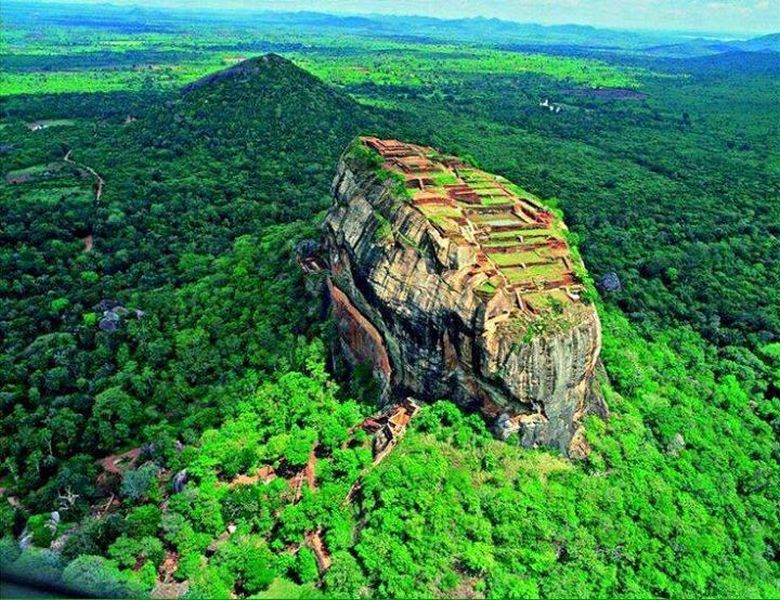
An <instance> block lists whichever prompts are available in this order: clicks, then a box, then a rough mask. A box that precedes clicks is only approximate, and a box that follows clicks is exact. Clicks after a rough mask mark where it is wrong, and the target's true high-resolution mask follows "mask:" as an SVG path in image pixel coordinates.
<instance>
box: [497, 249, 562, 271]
mask: <svg viewBox="0 0 780 600" xmlns="http://www.w3.org/2000/svg"><path fill="white" fill-rule="evenodd" d="M488 256H489V257H490V259H491V260H492V261H493V262H495V263H496V264H497V265H498V266H499V267H505V266H507V265H517V264H520V263H523V264H527V263H531V262H538V261H540V260H550V259H551V258H552V254H551V253H550V250H549V249H547V248H540V249H539V250H526V251H525V252H510V253H504V252H491V253H488Z"/></svg>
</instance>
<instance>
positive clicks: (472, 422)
mask: <svg viewBox="0 0 780 600" xmlns="http://www.w3.org/2000/svg"><path fill="white" fill-rule="evenodd" d="M80 10H83V7H80V8H79V7H70V8H64V7H60V8H57V9H52V12H51V15H52V16H51V18H49V19H48V20H47V19H46V18H41V17H40V15H38V16H33V15H30V14H27V13H26V12H25V11H24V10H23V7H22V5H21V4H14V3H8V4H7V5H6V6H5V7H4V8H3V13H4V14H3V19H4V24H3V29H4V37H5V39H4V45H3V51H2V52H3V56H2V62H1V67H2V69H0V92H1V93H2V107H1V108H0V117H1V118H2V122H1V123H0V155H2V162H1V163H0V170H1V172H0V178H2V181H1V182H0V207H2V210H0V238H1V239H2V244H1V245H0V265H1V267H2V277H0V408H1V410H0V570H2V571H3V572H4V573H15V574H19V575H23V576H25V577H32V579H33V580H34V583H37V584H39V585H41V586H51V587H53V588H54V589H65V590H78V591H79V592H81V593H83V594H87V595H89V596H94V597H148V596H149V595H150V594H152V592H153V590H157V589H158V587H159V586H160V584H161V583H164V584H165V585H166V586H167V588H166V589H167V590H168V591H171V590H173V592H175V594H176V595H177V596H184V597H185V598H193V599H194V598H228V597H256V598H319V597H323V598H359V597H380V598H414V597H420V598H430V597H445V598H463V597H470V598H537V597H555V598H569V597H751V598H757V597H766V598H778V597H780V442H779V441H778V436H779V434H780V268H778V265H780V104H778V102H777V99H778V97H780V61H778V60H777V58H778V54H777V53H776V52H772V51H759V52H751V51H744V50H737V49H732V50H729V51H726V52H723V53H707V54H702V55H696V56H690V57H682V58H681V57H679V56H667V55H661V54H658V53H650V52H643V51H641V50H639V49H637V48H636V47H634V46H631V45H630V43H629V41H626V40H623V39H622V38H620V39H616V41H615V42H614V43H615V44H616V46H614V49H613V50H611V51H609V52H607V51H603V50H599V48H600V47H601V46H598V45H597V43H596V41H594V42H593V44H592V45H588V43H587V40H578V41H576V42H561V43H555V44H550V45H548V46H545V47H543V48H537V47H533V48H532V47H515V46H513V45H512V44H510V43H507V41H506V39H505V38H504V37H503V35H499V33H495V37H494V38H491V37H490V36H489V35H487V34H486V35H485V36H480V39H471V37H472V36H473V34H469V33H468V32H465V33H462V36H463V37H461V38H458V37H457V35H458V34H454V33H453V34H452V35H449V34H448V35H446V36H445V35H444V34H439V33H436V31H438V30H437V29H436V28H433V27H432V28H431V31H428V30H427V29H425V27H428V25H426V24H425V23H422V22H421V23H419V24H417V25H418V26H419V27H420V28H421V29H420V30H421V31H423V30H424V31H427V32H428V33H426V34H425V35H422V34H420V35H416V36H415V35H413V32H414V26H415V24H414V23H402V24H400V25H397V26H398V29H397V30H396V29H395V27H396V24H395V21H392V22H391V21H388V22H384V21H381V20H379V21H377V23H378V24H374V25H371V24H370V23H368V24H367V23H363V22H360V23H358V22H352V21H350V22H343V20H342V19H337V18H335V17H334V18H333V19H332V20H326V21H325V22H323V21H322V19H323V18H324V17H321V18H320V20H316V19H314V17H311V16H310V17H307V16H306V14H305V13H304V14H301V15H299V16H298V17H295V18H294V17H288V18H284V19H282V18H281V17H280V19H281V21H280V22H274V21H272V20H268V21H264V20H263V19H258V20H256V21H253V20H252V19H248V18H247V19H242V18H236V19H234V20H231V19H229V18H227V17H225V18H224V20H217V19H213V18H211V16H210V15H209V14H204V15H200V16H189V17H188V16H186V15H185V14H184V13H177V12H175V11H171V12H165V11H160V12H159V14H154V15H152V16H153V17H154V18H149V17H148V16H146V17H144V15H143V14H141V15H140V16H139V14H137V13H134V12H133V11H131V10H122V9H120V8H118V7H113V8H112V7H108V6H107V7H103V8H101V10H97V11H96V16H94V17H93V18H90V19H87V18H86V17H85V16H84V15H83V13H81V12H79V11H80ZM150 23H154V24H155V25H151V24H150ZM403 27H406V28H407V31H406V32H405V33H404V30H403ZM582 35H585V34H582ZM591 35H596V34H595V33H593V34H591ZM615 36H617V34H615ZM586 37H587V36H586ZM567 39H568V38H567ZM610 39H611V38H610ZM619 44H625V45H624V46H622V47H621V46H619ZM268 53H273V54H271V55H269V54H268ZM264 57H265V58H264ZM244 61H246V62H244ZM735 65H736V68H735ZM543 100H548V101H549V102H552V103H553V104H554V105H555V106H557V107H559V108H560V110H549V109H548V108H547V107H545V106H541V105H540V104H541V102H542V101H543ZM360 134H371V135H378V136H384V137H388V138H397V139H401V140H406V141H410V142H416V143H420V144H426V145H431V146H434V147H436V148H440V149H441V150H442V151H445V152H449V153H453V154H457V155H460V156H462V157H466V158H467V159H468V160H470V161H472V162H473V163H474V164H476V165H479V166H480V167H481V168H484V169H486V170H489V171H491V172H494V173H498V174H500V175H502V176H504V177H506V178H507V179H509V180H510V181H512V182H515V183H517V184H518V185H519V186H522V187H523V188H525V189H527V190H529V191H530V192H531V193H533V194H535V195H536V196H538V197H540V198H543V199H544V200H545V202H547V203H548V204H549V205H551V206H553V207H555V208H556V209H559V210H560V211H561V212H562V214H563V215H564V218H565V220H566V223H567V224H568V227H569V229H570V230H571V231H570V233H569V236H570V238H571V240H572V242H573V243H575V244H576V245H577V246H578V248H579V252H580V253H581V255H582V257H583V260H584V262H585V265H586V267H587V269H588V271H589V272H590V274H591V275H592V276H593V278H594V279H595V281H596V282H597V283H598V282H600V281H605V279H604V276H608V275H612V274H614V275H615V276H616V277H617V279H618V280H619V282H620V285H619V286H608V285H600V286H599V287H600V295H599V297H598V298H596V300H595V302H596V305H597V308H598V312H599V315H600V318H601V323H602V329H603V351H602V360H603V364H604V368H605V375H604V377H603V380H602V382H601V385H602V388H603V390H604V394H605V397H606V401H607V404H608V405H609V407H610V413H611V414H610V417H609V419H607V420H606V421H602V420H601V419H598V418H596V417H589V419H588V422H587V436H588V437H587V439H588V443H589V444H590V446H591V448H592V452H591V454H590V455H589V456H588V458H586V459H584V460H581V461H575V460H570V459H568V458H566V457H564V456H562V455H561V454H560V453H559V452H556V451H553V450H550V449H542V448H537V449H527V448H522V447H520V446H519V445H518V444H517V443H513V440H511V439H510V440H509V441H500V440H498V439H496V438H495V437H494V435H493V434H492V433H491V431H490V429H489V426H488V424H487V423H486V422H485V420H484V419H483V418H482V417H481V416H480V415H479V414H476V413H472V412H469V411H467V410H464V409H463V408H461V407H459V406H457V405H456V404H454V403H453V402H451V399H448V398H442V399H441V400H440V401H438V402H434V403H430V404H426V405H424V406H423V407H422V409H421V411H420V414H419V416H416V417H415V419H414V420H413V421H412V423H411V425H410V429H409V432H408V433H407V434H406V436H405V437H404V438H403V439H402V440H401V442H400V443H399V444H398V446H397V448H396V449H395V450H394V451H393V452H392V454H390V455H389V456H388V457H387V458H386V459H385V460H384V461H382V462H381V464H378V465H373V464H372V454H371V440H370V439H369V437H368V436H367V435H366V433H365V431H363V430H362V429H361V428H360V424H361V422H363V421H364V419H365V418H366V417H369V416H370V415H373V414H375V413H376V411H377V408H378V406H377V403H378V387H377V384H376V382H375V381H374V380H373V379H372V377H371V373H370V369H368V368H362V367H360V368H355V369H351V368H349V367H348V366H347V363H345V361H344V360H343V359H342V358H341V357H340V356H339V349H338V344H337V342H336V339H335V338H336V336H335V327H334V323H333V319H332V317H331V315H330V313H329V312H328V307H327V305H326V304H325V303H324V302H323V297H322V293H321V291H322V287H323V281H322V276H320V275H316V274H315V275H307V274H305V273H304V272H303V271H302V270H301V268H300V267H299V265H298V263H297V258H298V253H297V250H296V248H298V247H299V244H300V243H301V242H304V241H305V240H312V239H313V240H316V239H318V238H319V236H320V234H321V233H320V226H321V224H322V221H323V219H324V215H325V211H327V209H328V208H329V206H330V205H331V203H332V201H333V200H332V198H331V183H332V180H333V175H334V170H335V166H336V163H337V161H338V158H339V156H340V155H341V154H342V152H343V151H344V150H345V149H346V148H347V147H348V146H349V144H350V142H351V141H352V140H353V139H354V138H355V137H356V136H357V135H360ZM607 279H610V278H607ZM304 467H305V468H306V469H311V473H312V481H310V482H308V483H307V482H305V481H299V485H298V487H297V488H296V487H295V486H294V485H291V484H290V482H289V481H288V480H291V479H294V475H295V474H296V473H299V472H301V473H302V472H303V471H301V469H304ZM269 472H271V473H274V476H273V477H270V476H268V473H269ZM55 513H56V516H55ZM315 538H316V540H319V541H321V543H322V544H324V546H325V547H326V548H327V552H328V554H329V557H330V559H331V560H332V564H330V565H329V566H328V568H322V565H321V564H320V563H319V562H318V556H317V555H316V553H315V551H314V549H313V546H314V545H316V544H315V543H313V542H312V540H313V539H315ZM158 597H161V596H158Z"/></svg>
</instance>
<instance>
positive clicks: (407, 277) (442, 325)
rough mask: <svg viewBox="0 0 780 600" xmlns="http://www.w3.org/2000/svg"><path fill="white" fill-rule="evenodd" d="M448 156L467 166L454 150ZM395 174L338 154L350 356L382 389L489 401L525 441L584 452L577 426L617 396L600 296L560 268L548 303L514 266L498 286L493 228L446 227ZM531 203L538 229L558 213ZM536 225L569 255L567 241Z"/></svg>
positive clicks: (338, 289)
mask: <svg viewBox="0 0 780 600" xmlns="http://www.w3.org/2000/svg"><path fill="white" fill-rule="evenodd" d="M364 143H365V142H364ZM410 148H419V147H411V146H410ZM428 150H430V149H427V150H426V151H428ZM431 152H432V151H431ZM431 156H434V155H433V154H431ZM416 160H419V159H416ZM445 160H446V162H445V161H444V160H443V161H442V164H443V165H444V164H459V165H460V166H461V167H462V168H464V169H466V167H464V166H463V165H462V163H459V161H458V160H457V159H456V158H454V157H448V158H446V159H445ZM386 165H387V163H386ZM471 170H472V171H475V170H473V169H471ZM479 173H482V172H479ZM480 176H481V175H480ZM485 176H487V175H486V174H485ZM490 177H494V176H490ZM407 181H408V183H407V186H406V187H407V189H408V188H412V189H415V188H414V186H420V189H423V188H425V186H426V184H425V182H424V181H423V179H422V176H421V175H412V176H409V178H408V179H407ZM495 181H496V182H499V179H495ZM500 181H505V180H500ZM399 187H401V186H400V185H399V182H398V179H397V178H393V177H387V176H378V175H377V167H376V164H374V165H373V166H372V165H371V164H370V163H369V164H368V165H367V164H366V163H365V161H364V160H361V159H360V158H359V157H357V156H355V155H354V154H353V153H347V154H346V155H345V156H344V157H343V158H342V160H341V161H340V163H339V165H338V169H337V173H336V177H335V180H334V187H333V194H334V199H335V203H334V205H333V207H332V208H331V209H330V211H329V213H328V216H327V218H326V221H325V223H324V238H325V242H324V246H325V250H326V252H327V255H328V259H329V263H330V281H329V282H328V288H329V291H330V299H331V302H332V310H333V314H334V317H335V320H336V325H337V328H338V331H339V334H340V342H341V346H342V349H343V350H344V354H345V356H346V358H347V359H348V360H349V361H350V362H352V363H353V364H356V363H361V362H368V363H370V364H371V365H373V367H374V373H375V374H376V376H377V377H378V379H379V380H380V381H381V382H382V388H383V396H384V399H385V400H386V401H387V400H389V399H390V397H391V396H394V397H404V396H406V395H413V396H415V397H417V398H420V399H422V400H428V401H434V400H437V399H441V398H448V399H452V400H454V401H456V402H458V403H459V404H461V405H463V406H468V407H475V408H479V409H480V410H481V411H482V413H483V414H484V415H485V416H486V417H487V418H488V419H490V420H491V421H492V422H493V428H494V431H495V432H496V434H497V435H498V436H499V437H502V438H506V437H508V436H509V435H510V434H512V433H517V435H518V437H519V439H520V442H521V443H522V444H523V445H524V446H528V447H534V446H539V445H546V446H551V447H555V448H558V449H560V450H561V451H562V452H563V453H564V454H570V455H572V456H581V455H583V453H587V444H584V443H583V442H584V437H583V436H582V435H581V434H578V432H579V431H580V429H581V424H582V420H583V417H584V416H585V415H586V414H599V415H601V416H606V414H607V408H606V405H605V403H604V400H603V397H602V396H601V393H600V391H599V388H598V385H597V379H596V368H597V365H598V364H599V353H600V350H601V325H600V322H599V319H598V315H597V314H596V310H595V308H594V307H593V306H592V305H589V304H585V303H583V302H582V301H580V295H579V291H580V290H581V287H582V286H581V285H580V284H579V282H578V280H577V279H576V277H575V276H574V275H573V273H571V272H567V273H565V274H564V275H562V278H563V279H564V281H563V282H562V283H560V289H558V287H555V292H556V295H555V296H554V298H555V302H553V301H552V300H550V308H545V309H541V308H538V306H541V304H539V299H540V298H543V299H547V298H548V295H547V293H546V291H545V290H543V289H542V288H540V287H537V288H534V289H533V290H531V291H532V292H534V293H528V294H527V295H524V294H525V292H523V293H522V294H521V291H520V290H519V288H518V287H517V286H516V285H515V284H511V285H510V284H509V283H507V281H508V280H507V279H503V280H502V281H504V283H503V284H500V285H499V289H494V288H492V287H490V286H487V287H486V285H485V281H486V279H487V277H488V275H487V274H486V273H493V272H495V270H496V269H495V268H494V265H492V264H490V261H486V259H485V258H484V254H485V251H484V248H483V247H482V245H481V244H482V243H483V242H474V240H471V241H469V240H467V239H465V237H466V236H469V235H472V234H473V235H474V237H475V239H476V236H481V235H483V233H482V231H480V230H477V231H476V233H474V229H473V228H472V225H473V224H472V223H468V222H467V220H466V219H463V218H461V219H460V221H459V223H460V222H467V224H466V225H461V230H460V231H461V233H463V237H461V236H460V235H459V234H458V233H456V234H452V233H449V234H443V233H442V231H441V229H440V227H438V226H437V224H434V222H433V221H432V220H429V219H428V218H426V217H425V215H424V212H423V210H422V208H421V207H418V205H415V204H414V202H416V201H417V200H410V199H409V198H408V197H406V195H405V194H403V193H402V192H399ZM401 189H403V187H401ZM415 192H416V189H415ZM442 193H444V192H442V191H441V190H438V191H437V192H436V193H434V192H430V194H429V195H430V196H431V197H434V196H436V195H437V194H439V195H440V194H442ZM467 193H468V192H467ZM475 196H476V194H475ZM415 198H416V196H415ZM433 201H436V202H438V201H439V200H438V199H436V200H431V202H433ZM476 201H477V202H478V201H479V200H476ZM448 202H449V200H448ZM469 202H472V203H473V200H471V199H469ZM420 206H421V205H420ZM457 206H466V208H464V209H463V210H464V211H466V212H468V211H469V209H468V206H467V205H463V204H462V203H459V204H458V205H457ZM527 206H529V207H530V208H529V210H532V211H535V212H534V217H535V218H536V219H537V221H533V223H532V224H529V225H528V227H529V228H531V227H533V228H536V231H539V228H543V227H548V226H549V225H548V224H549V223H550V222H552V220H553V219H554V217H553V215H552V213H550V212H548V211H545V210H544V209H543V208H541V207H539V206H538V205H537V206H536V208H534V206H533V205H532V201H531V200H528V204H527ZM518 209H519V208H518V205H515V206H514V208H513V210H514V211H517V210H518ZM448 210H450V209H448ZM506 210H507V211H508V210H509V209H506ZM513 214H517V213H516V212H513V213H512V214H509V213H507V217H512V215H513ZM512 218H516V219H517V217H512ZM526 218H527V217H526ZM560 226H561V227H563V225H562V224H560ZM550 231H551V232H553V231H554V230H552V229H550ZM540 239H541V240H542V244H549V247H550V248H551V250H550V252H552V253H555V252H558V253H559V254H561V255H564V254H565V255H566V257H565V260H564V259H562V260H564V262H565V261H569V262H568V263H566V264H571V260H572V259H571V257H570V256H568V247H567V246H566V244H565V242H563V241H562V240H560V239H557V240H556V239H552V237H543V238H540ZM464 240H465V241H464ZM518 244H520V242H518ZM491 260H492V259H491ZM480 265H481V266H480ZM523 268H525V267H523ZM475 273H476V275H475ZM499 273H502V272H501V271H500V270H499ZM502 277H503V275H502ZM475 281H476V283H475ZM490 281H494V279H491V280H490ZM524 285H525V284H524ZM534 285H537V286H539V285H541V283H538V282H536V280H534ZM557 285H558V284H557V283H556V286H557ZM524 289H525V288H524ZM529 289H530V288H529ZM525 291H528V290H527V289H526V290H525ZM550 297H553V296H550ZM534 307H537V308H534ZM572 443H574V444H575V447H572V448H571V452H570V446H571V444H572Z"/></svg>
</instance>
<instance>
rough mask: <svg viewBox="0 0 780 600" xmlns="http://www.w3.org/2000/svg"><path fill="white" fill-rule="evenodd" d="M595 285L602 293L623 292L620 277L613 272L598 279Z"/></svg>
mask: <svg viewBox="0 0 780 600" xmlns="http://www.w3.org/2000/svg"><path fill="white" fill-rule="evenodd" d="M596 285H597V286H598V288H599V289H600V290H601V291H602V292H609V293H614V292H620V291H622V290H623V286H622V285H621V284H620V277H618V274H617V273H615V272H614V271H612V272H610V273H605V274H604V275H602V276H601V277H599V278H598V280H597V281H596Z"/></svg>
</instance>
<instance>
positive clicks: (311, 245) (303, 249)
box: [295, 240, 320, 259]
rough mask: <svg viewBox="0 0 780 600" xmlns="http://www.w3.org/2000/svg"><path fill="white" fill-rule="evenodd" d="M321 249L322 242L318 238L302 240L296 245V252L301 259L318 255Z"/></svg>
mask: <svg viewBox="0 0 780 600" xmlns="http://www.w3.org/2000/svg"><path fill="white" fill-rule="evenodd" d="M319 250H320V244H319V242H318V241H317V240H301V241H300V242H298V244H297V245H296V246H295V253H296V254H297V255H298V258H301V259H303V258H309V257H312V256H316V255H317V253H318V252H319Z"/></svg>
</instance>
